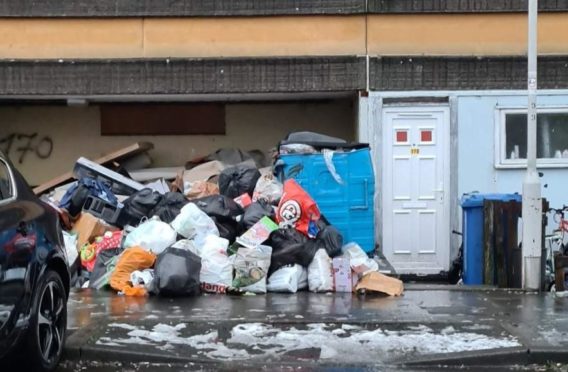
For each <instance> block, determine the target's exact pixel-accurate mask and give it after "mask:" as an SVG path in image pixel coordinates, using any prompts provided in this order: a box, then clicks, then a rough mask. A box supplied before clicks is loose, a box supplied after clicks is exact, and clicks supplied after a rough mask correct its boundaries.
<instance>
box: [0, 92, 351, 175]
mask: <svg viewBox="0 0 568 372" xmlns="http://www.w3.org/2000/svg"><path fill="white" fill-rule="evenodd" d="M354 111H355V110H354V109H353V107H352V102H351V101H350V100H340V101H326V102H306V103H271V104H262V103H255V104H244V103H242V104H227V106H226V125H227V126H226V135H224V136H110V137H103V136H101V135H100V114H99V109H98V107H96V106H89V107H66V106H10V107H0V149H2V150H5V149H6V147H7V146H8V141H3V139H4V140H5V139H6V138H8V137H9V136H10V135H12V134H16V135H18V134H23V135H31V134H34V133H37V137H36V138H34V139H33V140H32V141H31V147H32V148H34V150H32V151H28V152H25V156H24V158H23V159H22V161H21V162H20V157H21V156H22V154H23V152H22V151H21V150H18V149H19V148H22V147H27V144H28V139H27V138H26V137H20V138H19V139H18V138H17V136H15V137H13V138H14V140H13V142H12V146H11V149H10V157H11V159H12V160H13V161H14V163H15V164H16V165H17V167H18V168H19V169H20V170H21V171H22V173H23V174H24V176H25V177H26V178H27V179H28V181H29V182H30V183H31V184H39V183H41V182H43V181H46V180H48V179H50V178H52V177H55V176H57V175H59V174H62V173H64V172H66V171H69V170H71V169H72V167H73V164H74V162H75V160H76V159H77V158H78V157H79V156H86V157H89V158H96V157H98V156H100V155H102V154H105V153H108V152H110V151H113V150H115V149H117V148H120V147H122V146H125V145H128V144H130V143H133V142H136V141H149V142H152V143H154V146H155V148H154V150H153V151H152V152H151V156H152V158H153V159H154V164H153V165H154V166H178V165H183V164H185V162H186V161H187V160H190V159H192V158H194V157H196V156H200V155H206V154H208V153H210V152H212V151H214V150H216V149H218V148H221V147H238V148H242V149H243V150H251V149H261V150H264V151H268V150H269V149H270V148H272V147H274V146H275V145H276V144H277V143H278V141H279V140H281V139H282V138H283V137H284V136H285V135H286V134H287V133H289V132H291V131H298V130H311V131H318V132H322V133H326V134H329V135H332V136H338V137H342V138H346V139H348V140H353V139H354V137H355V126H354ZM44 137H49V138H50V139H51V140H52V142H53V151H52V153H51V154H50V156H49V157H47V158H46V159H42V158H41V157H40V156H38V155H37V154H36V152H35V148H36V147H38V146H39V148H37V152H38V153H39V154H40V155H42V156H45V154H46V153H47V152H48V151H47V150H48V149H49V146H48V143H47V142H46V141H45V140H44V141H43V142H41V141H42V139H43V138H44Z"/></svg>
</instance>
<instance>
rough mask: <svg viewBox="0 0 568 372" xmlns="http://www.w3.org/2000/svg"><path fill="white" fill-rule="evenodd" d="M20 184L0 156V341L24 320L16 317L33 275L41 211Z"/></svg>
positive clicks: (26, 301) (26, 300)
mask: <svg viewBox="0 0 568 372" xmlns="http://www.w3.org/2000/svg"><path fill="white" fill-rule="evenodd" d="M22 181H23V179H22V178H21V176H20V175H19V174H17V172H16V171H15V170H14V169H13V168H12V165H11V164H10V162H9V161H8V160H7V159H6V158H5V157H4V156H3V155H2V154H0V339H4V338H5V337H7V336H9V335H10V333H11V331H12V330H13V329H14V327H15V326H16V325H17V324H18V322H19V321H22V320H25V316H24V317H23V318H22V317H21V316H20V315H26V314H27V310H28V309H29V303H30V294H31V292H32V290H33V283H34V281H35V276H36V275H37V274H36V273H37V270H35V269H34V268H35V267H37V265H38V264H37V257H36V245H37V241H38V236H37V233H36V226H35V225H36V219H37V217H38V216H40V215H41V214H42V210H41V208H40V207H39V206H38V205H37V203H33V202H31V201H30V200H28V199H27V198H26V197H25V196H26V195H27V193H26V190H23V192H22V191H21V190H20V186H19V184H20V183H21V182H22ZM22 194H23V195H22ZM23 196H24V197H23Z"/></svg>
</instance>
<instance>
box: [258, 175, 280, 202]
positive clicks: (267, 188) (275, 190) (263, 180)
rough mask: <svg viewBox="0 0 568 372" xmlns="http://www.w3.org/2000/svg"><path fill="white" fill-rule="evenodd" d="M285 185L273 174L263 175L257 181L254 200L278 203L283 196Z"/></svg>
mask: <svg viewBox="0 0 568 372" xmlns="http://www.w3.org/2000/svg"><path fill="white" fill-rule="evenodd" d="M283 192H284V186H283V185H282V183H280V181H278V180H277V179H276V178H274V175H272V174H266V175H264V176H261V177H260V178H259V179H258V181H257V182H256V186H255V188H254V193H253V194H252V201H253V202H256V201H259V200H264V201H266V202H268V203H269V204H273V203H277V202H279V201H280V199H281V198H282V193H283Z"/></svg>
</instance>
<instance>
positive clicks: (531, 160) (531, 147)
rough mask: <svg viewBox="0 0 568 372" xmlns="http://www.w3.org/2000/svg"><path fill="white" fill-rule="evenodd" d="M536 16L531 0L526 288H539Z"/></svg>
mask: <svg viewBox="0 0 568 372" xmlns="http://www.w3.org/2000/svg"><path fill="white" fill-rule="evenodd" d="M537 13H538V0H529V15H528V18H529V20H528V21H529V22H528V110H527V173H526V176H525V179H524V181H523V210H522V213H523V288H526V289H540V286H541V265H540V260H541V254H542V199H541V193H540V192H541V191H540V179H539V176H538V173H537V169H536V146H537V141H536V137H537V128H536V127H537V120H536V119H537V111H536V98H537V70H536V69H537Z"/></svg>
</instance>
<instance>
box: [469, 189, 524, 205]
mask: <svg viewBox="0 0 568 372" xmlns="http://www.w3.org/2000/svg"><path fill="white" fill-rule="evenodd" d="M485 200H498V201H503V202H507V201H516V202H521V201H522V196H521V195H520V194H519V193H514V194H480V193H471V194H464V195H463V196H462V198H461V206H462V208H475V207H482V206H483V202H484V201H485Z"/></svg>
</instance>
